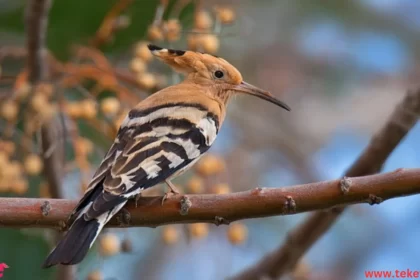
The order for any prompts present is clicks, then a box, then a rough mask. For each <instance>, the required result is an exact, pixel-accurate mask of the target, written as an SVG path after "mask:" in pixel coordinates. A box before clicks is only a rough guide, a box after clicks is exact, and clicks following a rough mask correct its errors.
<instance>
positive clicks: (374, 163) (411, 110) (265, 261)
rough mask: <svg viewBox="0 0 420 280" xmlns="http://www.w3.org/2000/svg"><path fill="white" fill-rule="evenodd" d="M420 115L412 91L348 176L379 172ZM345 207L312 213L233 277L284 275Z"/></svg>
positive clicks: (419, 94)
mask: <svg viewBox="0 0 420 280" xmlns="http://www.w3.org/2000/svg"><path fill="white" fill-rule="evenodd" d="M419 116H420V90H417V91H415V92H411V91H409V92H408V93H407V95H406V96H405V98H404V100H403V101H402V102H401V103H400V104H398V105H397V107H396V108H395V110H394V112H393V113H392V115H391V117H390V118H389V120H388V122H387V123H386V124H385V125H384V126H383V127H382V128H381V130H379V131H378V133H377V134H376V135H375V136H374V137H373V138H372V139H371V142H370V143H369V145H368V146H367V147H366V149H365V150H364V151H363V153H362V154H361V155H360V156H359V158H358V159H357V160H356V162H355V163H354V164H353V165H352V166H351V167H350V168H349V169H348V171H347V172H346V173H345V176H347V177H353V176H365V175H369V174H374V173H377V172H379V171H380V170H381V169H382V166H383V164H384V163H385V161H386V159H387V158H388V156H389V155H390V154H391V153H392V151H393V150H394V149H395V147H397V145H398V144H399V143H400V141H401V140H402V139H403V138H404V137H405V136H406V135H407V133H408V132H409V131H410V129H411V128H412V127H413V126H414V125H415V124H416V122H417V119H418V117H419ZM379 197H380V195H379ZM379 201H380V199H379ZM344 210H345V207H344V206H340V207H336V208H333V209H331V210H329V211H319V212H315V213H312V214H311V215H310V216H309V217H307V218H306V220H304V221H303V222H302V224H300V225H299V226H298V227H296V228H295V229H294V230H293V231H292V232H290V233H289V235H288V238H287V239H286V241H285V242H284V244H283V245H281V246H280V247H279V248H277V249H276V250H274V251H273V252H271V253H269V254H267V255H266V256H264V257H263V258H262V259H261V260H260V261H259V262H258V263H257V264H255V265H254V266H252V267H250V268H248V269H247V270H245V271H243V272H242V273H240V274H238V275H237V276H235V277H234V278H233V279H236V280H244V279H260V278H261V277H269V278H280V277H281V276H282V275H284V274H285V273H287V272H289V271H290V270H291V269H292V268H293V267H294V266H295V265H296V263H297V262H298V261H299V259H300V258H301V257H302V256H303V254H304V253H305V252H306V251H307V250H308V249H309V248H311V246H312V245H313V244H314V243H315V242H316V241H317V240H318V239H319V238H320V237H321V236H322V235H323V234H324V233H325V232H326V231H327V230H328V229H329V228H330V227H331V226H332V225H333V224H334V222H335V221H336V220H337V219H338V218H339V217H340V215H341V213H343V211H344Z"/></svg>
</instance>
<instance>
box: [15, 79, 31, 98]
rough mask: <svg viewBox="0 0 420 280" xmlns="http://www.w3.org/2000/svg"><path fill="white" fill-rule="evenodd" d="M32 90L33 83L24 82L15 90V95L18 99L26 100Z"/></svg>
mask: <svg viewBox="0 0 420 280" xmlns="http://www.w3.org/2000/svg"><path fill="white" fill-rule="evenodd" d="M30 92H31V85H30V84H29V83H24V84H22V85H20V86H19V88H17V89H16V90H15V96H16V98H17V99H18V100H24V99H26V97H28V95H29V93H30Z"/></svg>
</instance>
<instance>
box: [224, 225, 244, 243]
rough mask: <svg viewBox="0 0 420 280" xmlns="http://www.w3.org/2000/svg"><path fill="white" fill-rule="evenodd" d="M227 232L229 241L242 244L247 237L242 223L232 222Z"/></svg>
mask: <svg viewBox="0 0 420 280" xmlns="http://www.w3.org/2000/svg"><path fill="white" fill-rule="evenodd" d="M227 234H228V239H229V241H230V243H232V244H235V245H237V244H242V243H244V241H245V240H246V239H247V237H248V229H247V227H246V226H245V225H244V224H242V223H234V224H231V225H230V226H229V228H228V232H227Z"/></svg>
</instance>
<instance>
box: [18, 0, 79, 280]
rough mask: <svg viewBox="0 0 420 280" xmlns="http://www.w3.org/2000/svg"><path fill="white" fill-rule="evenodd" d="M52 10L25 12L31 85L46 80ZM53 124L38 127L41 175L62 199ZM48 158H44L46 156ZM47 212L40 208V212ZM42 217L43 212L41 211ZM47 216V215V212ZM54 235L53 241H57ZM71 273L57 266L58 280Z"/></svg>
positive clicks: (45, 2)
mask: <svg viewBox="0 0 420 280" xmlns="http://www.w3.org/2000/svg"><path fill="white" fill-rule="evenodd" d="M50 7H51V0H31V1H29V2H28V6H27V10H26V34H27V51H28V53H27V68H28V80H29V82H30V83H31V84H32V85H36V84H38V83H39V82H42V81H45V80H47V78H48V69H47V66H48V64H47V50H46V47H45V39H46V36H47V24H48V12H49V10H50ZM56 128H57V127H56V124H55V123H54V121H51V122H48V123H45V124H44V125H43V126H42V128H41V137H42V149H43V153H44V157H43V160H44V174H45V177H46V179H47V181H48V185H49V187H50V193H51V195H52V197H54V198H60V197H62V188H61V175H62V174H61V173H62V172H61V171H62V169H61V164H60V163H61V162H60V160H59V154H58V152H57V149H54V150H53V151H52V152H51V153H49V154H48V155H47V153H48V151H50V149H51V147H53V146H54V143H55V129H56ZM45 155H47V156H45ZM45 209H48V208H45V207H43V210H45ZM43 214H44V215H45V211H43ZM47 215H48V213H47ZM60 236H61V234H60V233H57V235H56V239H59V238H60ZM73 274H74V270H73V268H72V267H60V268H59V269H58V272H57V278H58V279H64V280H66V279H68V280H70V279H73V278H74V277H73Z"/></svg>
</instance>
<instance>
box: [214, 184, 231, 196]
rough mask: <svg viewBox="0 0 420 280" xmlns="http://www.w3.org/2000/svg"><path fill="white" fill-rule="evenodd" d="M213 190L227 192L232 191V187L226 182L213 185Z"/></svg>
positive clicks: (220, 192)
mask: <svg viewBox="0 0 420 280" xmlns="http://www.w3.org/2000/svg"><path fill="white" fill-rule="evenodd" d="M212 192H213V193H215V194H226V193H230V188H229V185H228V184H226V183H219V184H216V185H214V186H213V188H212Z"/></svg>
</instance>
